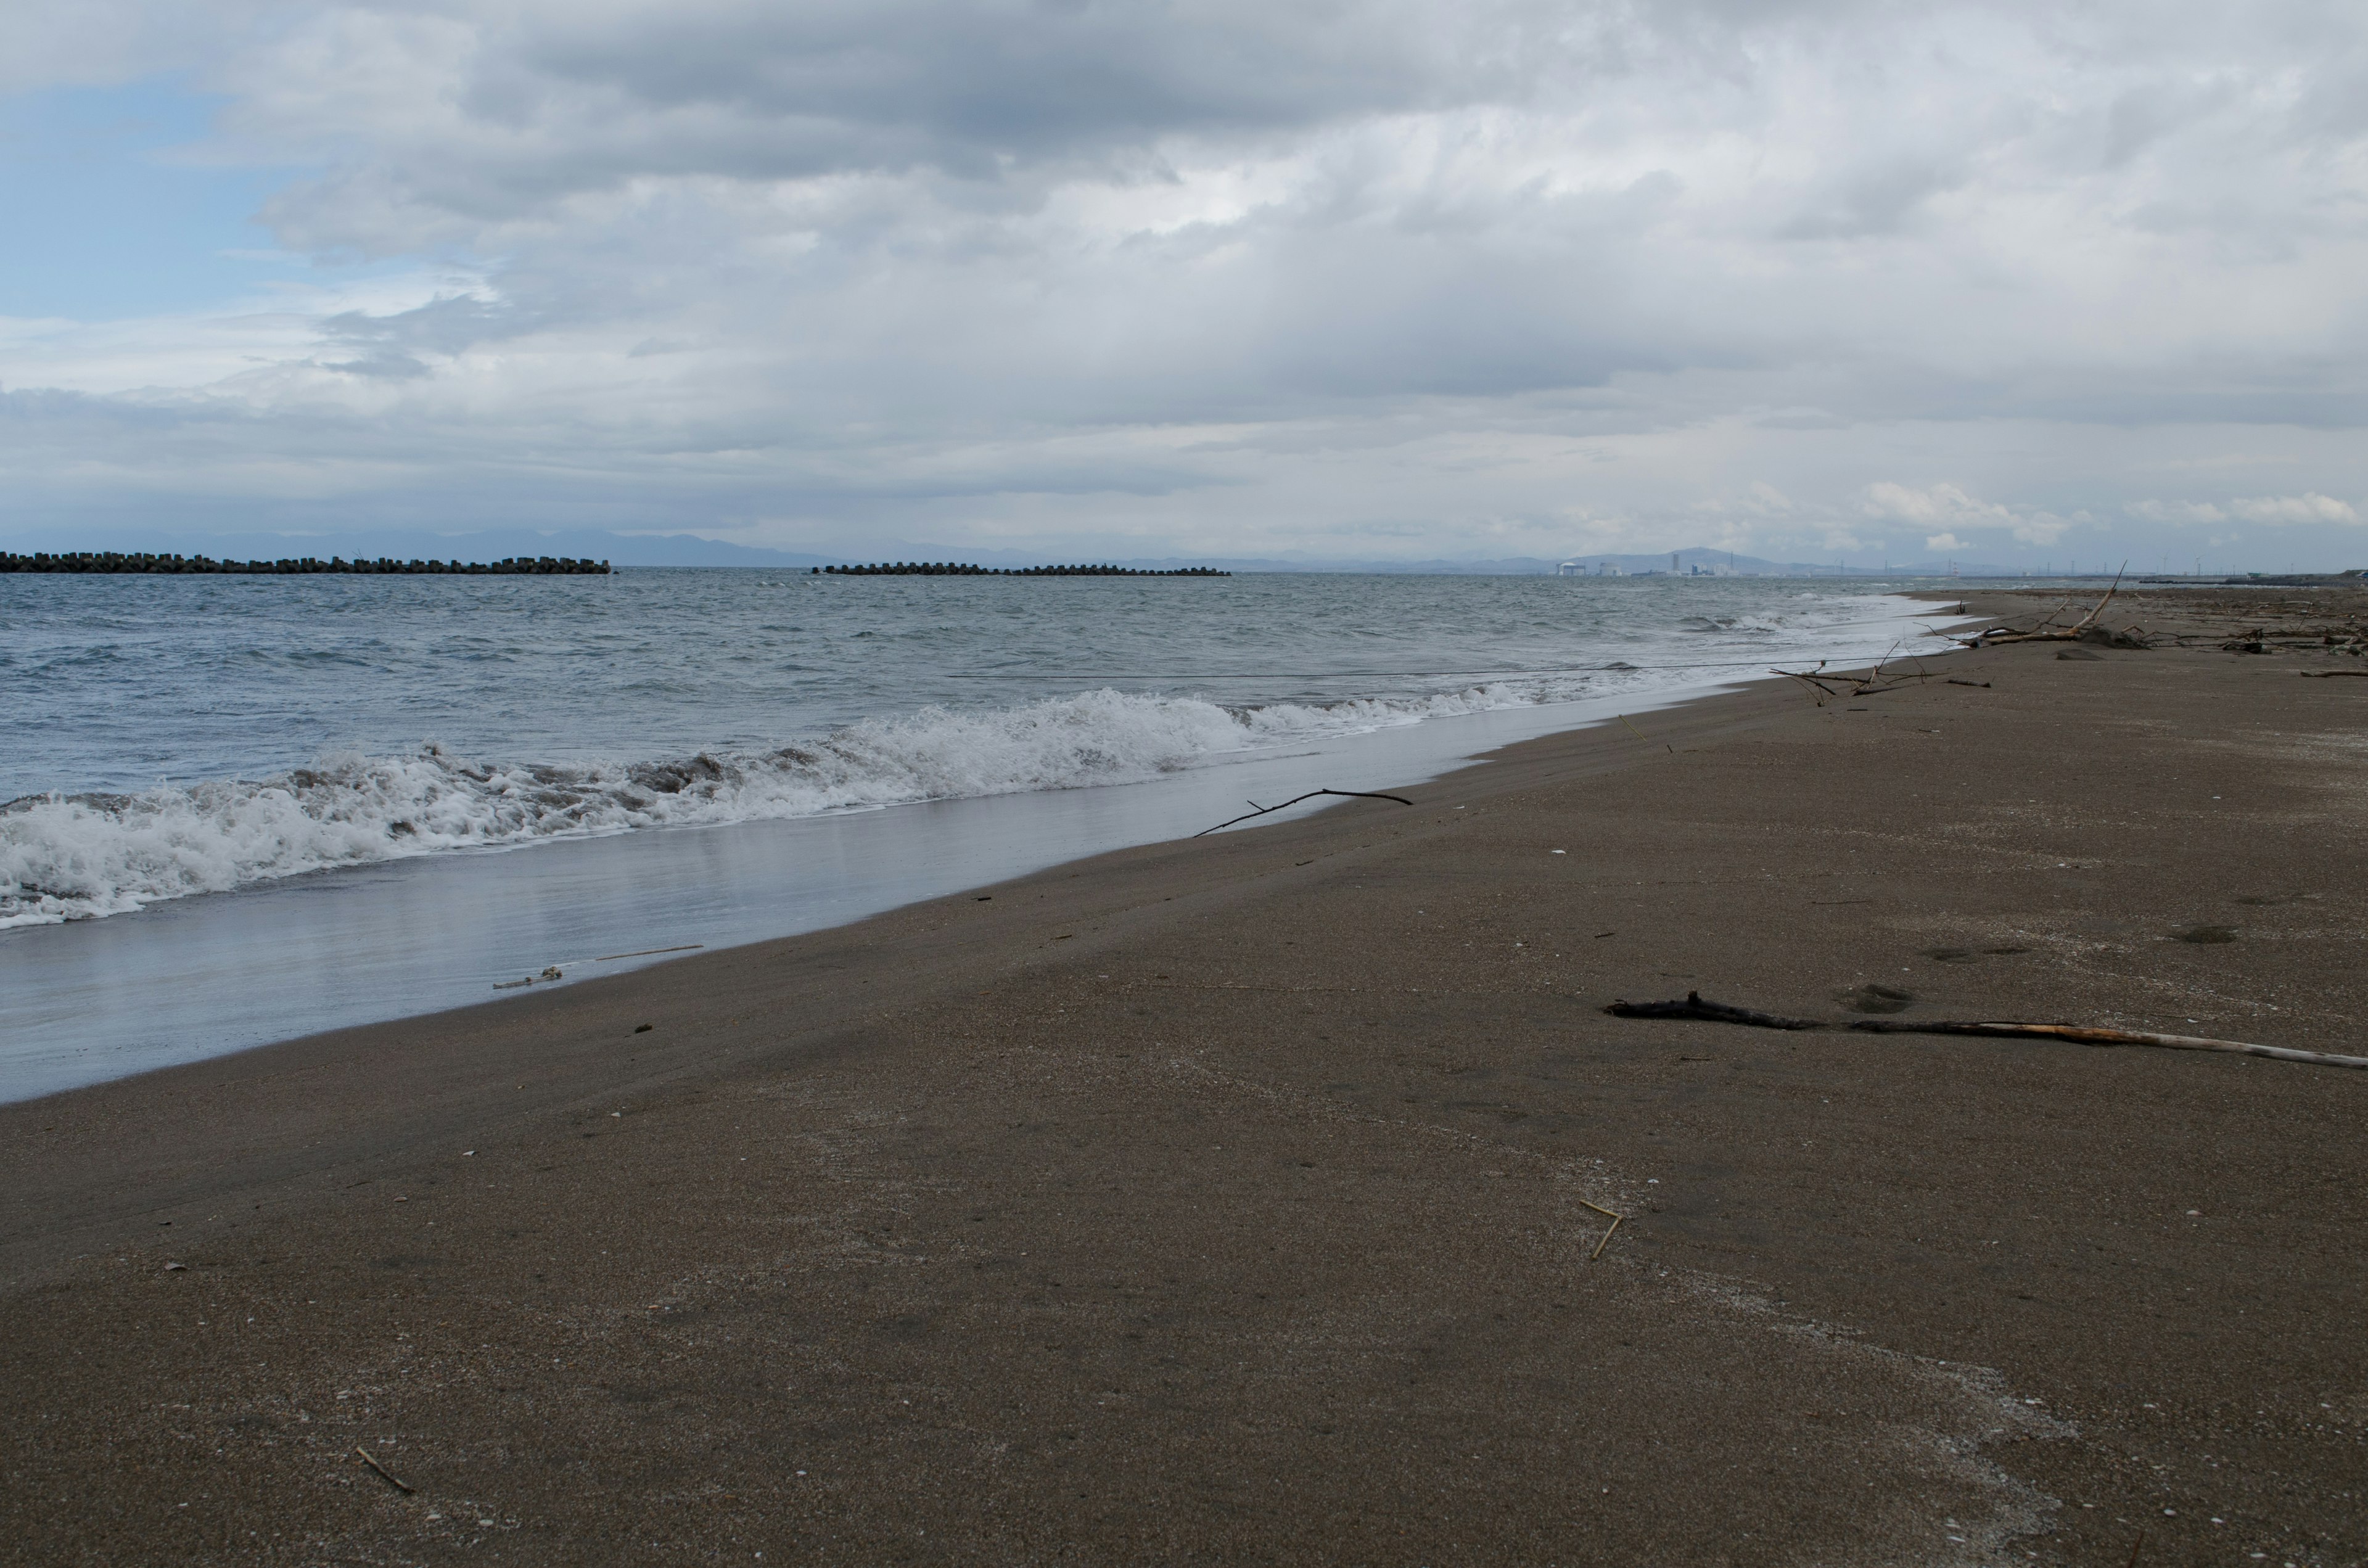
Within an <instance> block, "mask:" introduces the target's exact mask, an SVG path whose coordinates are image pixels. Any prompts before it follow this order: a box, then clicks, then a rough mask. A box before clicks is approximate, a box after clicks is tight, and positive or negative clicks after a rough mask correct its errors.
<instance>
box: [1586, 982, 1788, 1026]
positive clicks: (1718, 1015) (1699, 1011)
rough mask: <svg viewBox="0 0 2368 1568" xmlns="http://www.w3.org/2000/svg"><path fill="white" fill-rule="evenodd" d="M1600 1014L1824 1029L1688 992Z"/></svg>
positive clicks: (1615, 1005) (1618, 1004)
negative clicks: (1677, 999)
mask: <svg viewBox="0 0 2368 1568" xmlns="http://www.w3.org/2000/svg"><path fill="white" fill-rule="evenodd" d="M1603 1010H1604V1011H1605V1012H1607V1013H1609V1014H1611V1016H1612V1017H1615V1018H1706V1019H1708V1020H1709V1021H1710V1022H1712V1023H1714V1024H1749V1025H1750V1026H1751V1027H1752V1028H1761V1029H1821V1028H1825V1027H1826V1026H1825V1025H1824V1024H1822V1023H1820V1022H1818V1021H1817V1020H1816V1019H1815V1018H1786V1017H1779V1016H1778V1015H1776V1014H1774V1013H1761V1012H1755V1011H1754V1010H1753V1009H1751V1008H1749V1007H1730V1006H1727V1005H1726V1004H1725V1003H1724V1002H1705V1001H1703V1000H1702V994H1701V993H1700V992H1697V991H1689V992H1687V993H1686V999H1685V1000H1684V1001H1682V1002H1614V1003H1612V1004H1611V1006H1609V1007H1606V1008H1604V1009H1603Z"/></svg>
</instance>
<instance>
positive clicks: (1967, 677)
mask: <svg viewBox="0 0 2368 1568" xmlns="http://www.w3.org/2000/svg"><path fill="white" fill-rule="evenodd" d="M2255 606H2261V607H2264V608H2261V609H2260V610H2258V611H2257V610H2256V609H2255V608H2253V607H2255ZM1975 608H1977V609H1980V608H1986V607H1985V604H1984V602H1983V601H1981V600H1979V599H1976V600H1975ZM1995 608H1998V609H1999V610H2001V611H2011V612H2016V613H2021V612H2024V611H2027V610H2028V609H2030V608H2031V605H2030V604H2029V603H2028V602H2026V601H2021V600H2015V601H2010V602H1999V603H1998V604H1997V605H1996V606H1995ZM2360 613H2361V611H2360V607H2358V605H2357V603H2356V597H2355V598H2342V599H2339V598H2338V597H2335V596H2333V595H2311V594H2307V593H2298V594H2286V595H2282V596H2275V597H2263V596H2250V595H2248V596H2243V597H2220V598H2212V599H2205V598H2203V597H2193V596H2162V597H2157V598H2154V599H2147V598H2144V597H2136V596H2124V597H2123V600H2119V601H2117V602H2116V605H2115V607H2114V608H2113V610H2112V612H2109V615H2108V617H2107V619H2108V620H2109V621H2111V622H2112V623H2114V624H2123V623H2126V622H2128V621H2130V620H2133V619H2135V620H2139V621H2144V622H2146V624H2147V625H2148V626H2149V627H2151V628H2153V629H2155V630H2156V631H2157V632H2163V631H2177V630H2179V629H2180V627H2181V626H2184V627H2186V628H2187V630H2189V631H2192V636H2191V637H2190V638H2189V639H2188V645H2186V646H2180V647H2162V648H2157V649H2155V650H2153V651H2150V652H2144V653H2136V652H2123V651H2120V650H2112V649H2091V648H2081V649H2078V650H2070V649H2059V648H2058V647H2055V646H2052V645H2036V646H2025V647H2019V648H2001V649H1997V650H1993V651H1987V652H1983V653H1972V654H1967V655H1964V656H1961V657H1958V658H1955V659H1952V660H1951V661H1949V662H1948V668H1947V671H1946V674H1947V675H1948V676H1951V677H1954V678H1955V679H1957V680H1961V681H1965V682H1971V683H1974V684H1971V685H1952V684H1948V683H1947V682H1946V681H1944V680H1942V679H1939V678H1936V679H1933V680H1930V681H1925V682H1921V683H1918V684H1915V685H1913V686H1910V687H1905V688H1902V689H1898V690H1894V691H1890V692H1886V693H1884V694H1881V695H1877V696H1871V697H1868V698H1865V699H1847V700H1843V701H1837V702H1833V703H1829V704H1827V705H1825V706H1822V707H1821V706H1817V705H1816V704H1814V703H1812V702H1811V701H1810V700H1809V699H1808V698H1807V697H1806V696H1805V695H1804V694H1803V693H1801V692H1800V691H1798V690H1793V689H1774V688H1755V689H1753V690H1751V691H1748V692H1744V693H1740V694H1736V695H1732V696H1727V697H1722V698H1716V699H1709V700H1706V701H1702V702H1698V703H1695V704H1692V705H1691V706H1689V707H1686V708H1684V709H1681V710H1672V711H1670V712H1666V713H1662V714H1656V715H1653V716H1652V717H1651V718H1649V719H1647V720H1641V721H1639V722H1638V725H1637V729H1640V730H1642V731H1643V732H1644V733H1642V734H1639V733H1635V732H1634V731H1632V730H1631V729H1629V728H1628V727H1626V726H1622V725H1613V726H1610V727H1608V728H1606V729H1599V730H1593V731H1588V732H1584V733H1575V734H1570V735H1563V736H1554V737H1549V738H1547V739H1544V740H1542V741H1536V742H1531V743H1525V744H1521V745H1520V746H1516V747H1513V748H1510V749H1508V751H1507V752H1505V753H1503V754H1500V755H1499V756H1497V758H1495V759H1494V760H1492V761H1491V762H1489V763H1487V764H1486V765H1485V766H1482V767H1474V768H1472V769H1468V770H1466V771H1464V772H1462V773H1459V774H1456V775H1453V776H1452V777H1450V778H1445V779H1441V780H1440V781H1438V782H1436V783H1432V784H1429V785H1424V786H1422V787H1420V788H1419V789H1417V790H1411V791H1409V793H1410V794H1411V795H1412V797H1413V798H1414V799H1415V800H1416V801H1417V805H1415V806H1412V807H1400V806H1395V805H1392V804H1389V803H1386V802H1381V801H1350V802H1346V803H1344V804H1343V805H1342V806H1341V807H1340V808H1339V809H1338V810H1336V811H1333V812H1327V813H1325V814H1323V815H1321V816H1317V817H1315V818H1309V819H1304V820H1300V821H1293V822H1288V823H1283V824H1276V825H1273V826H1269V827H1263V828H1258V829H1253V830H1249V831H1243V832H1236V833H1233V834H1228V835H1220V836H1217V837H1213V838H1203V839H1199V840H1192V841H1186V842H1182V843H1176V844H1166V845H1157V846H1148V847H1144V848H1141V849H1134V850H1129V851H1125V852H1122V853H1119V854H1114V855H1110V856H1105V857H1102V858H1097V859H1094V860H1091V861H1087V862H1082V863H1079V864H1075V865H1070V866H1065V867H1062V868H1059V869H1055V870H1053V871H1050V872H1046V873H1044V874H1042V875H1040V876H1036V877H1031V878H1028V879H1024V880H1021V881H1016V882H1012V883H1008V884H1005V885H1002V886H998V887H996V888H993V889H986V890H981V893H980V894H965V895H962V896H961V897H958V898H954V899H950V900H944V901H940V902H938V903H928V904H923V905H918V906H915V907H913V908H909V909H905V910H902V911H899V912H897V913H895V914H893V915H886V916H882V917H881V918H878V919H874V920H871V921H867V922H865V923H863V924H861V925H859V926H849V927H845V928H841V929H837V930H834V931H828V932H823V933H818V934H815V935H812V936H807V937H796V938H791V939H789V940H785V941H781V942H775V943H768V944H764V945H761V946H757V947H751V948H743V949H733V950H729V951H724V952H717V953H709V954H701V955H698V956H696V957H694V958H691V959H689V960H685V961H682V962H677V963H673V964H668V965H664V966H661V967H658V968H655V969H651V970H646V971H640V972H638V973H634V974H630V975H624V976H620V977H617V978H615V979H612V980H601V981H597V982H593V983H586V984H583V985H577V986H570V987H567V988H564V989H562V990H557V991H554V992H552V993H550V994H528V995H526V996H524V997H521V998H517V999H512V1000H508V1001H505V1002H502V1003H499V1004H495V1005H493V1006H485V1007H480V1008H473V1009H469V1010H465V1011H461V1012H457V1013H447V1014H441V1015H437V1016H433V1017H424V1018H415V1019H410V1020H406V1021H404V1022H399V1023H394V1024H388V1025H382V1026H376V1027H372V1028H362V1029H354V1030H347V1031H344V1032H341V1033H338V1034H333V1035H326V1036H320V1037H315V1038H313V1039H310V1040H298V1041H292V1042H289V1043H287V1044H284V1045H279V1046H273V1047H269V1048H267V1049H264V1050H261V1051H251V1052H247V1053H245V1054H242V1055H238V1056H234V1057H229V1058H223V1059H221V1060H217V1061H213V1062H202V1063H198V1064H195V1065H192V1066H189V1067H187V1068H180V1069H175V1070H172V1071H169V1072H165V1073H160V1074H151V1075H149V1076H146V1077H142V1078H139V1079H133V1080H130V1081H126V1082H122V1083H117V1084H112V1085H101V1086H98V1087H96V1088H92V1089H88V1090H83V1091H77V1092H75V1093H74V1094H70V1095H65V1096H56V1097H53V1098H50V1099H46V1100H40V1101H33V1102H28V1103H25V1104H20V1105H13V1106H6V1107H0V1391H5V1399H6V1408H7V1409H8V1410H9V1412H10V1414H11V1417H12V1419H11V1420H10V1421H9V1422H8V1423H7V1426H6V1437H5V1439H0V1561H8V1562H45V1563H46V1562H209V1561H262V1562H388V1563H395V1562H475V1561H486V1562H490V1561H502V1562H552V1563H563V1562H693V1561H698V1562H707V1561H722V1562H731V1561H741V1562H753V1561H756V1560H757V1554H758V1553H760V1552H761V1553H763V1555H764V1560H765V1561H767V1562H781V1561H809V1560H811V1561H822V1562H933V1561H946V1562H1049V1561H1072V1562H1108V1561H1195V1562H1199V1561H1288V1562H1404V1563H1409V1564H1413V1563H1424V1562H1429V1563H1440V1562H1564V1563H1571V1562H1623V1563H1624V1562H1689V1563H1692V1562H1701V1563H1716V1562H1734V1563H1767V1562H1803V1563H1807V1562H1827V1563H1842V1562H1865V1563H1881V1562H2033V1561H2036V1562H2056V1563H2066V1564H2070V1563H2084V1564H2085V1563H2116V1564H2118V1563H2121V1562H2126V1561H2128V1560H2129V1558H2130V1556H2131V1552H2132V1550H2133V1546H2134V1545H2135V1546H2136V1548H2137V1551H2138V1552H2139V1554H2140V1555H2139V1559H2138V1560H2139V1561H2141V1562H2148V1563H2169V1562H2199V1563H2200V1562H2250V1561H2256V1560H2260V1561H2268V1562H2294V1563H2298V1564H2299V1563H2305V1562H2308V1563H2313V1564H2331V1563H2344V1562H2361V1561H2363V1560H2368V1482H2363V1480H2362V1477H2363V1476H2368V1438H2363V1436H2362V1434H2363V1432H2368V1337H2363V1335H2362V1328H2363V1326H2368V1311H2363V1308H2368V1268H2363V1264H2364V1263H2368V1223H2364V1222H2363V1221H2368V1201H2363V1198H2362V1191H2363V1181H2364V1180H2368V1140H2363V1139H2362V1130H2363V1128H2362V1124H2363V1120H2368V1073H2353V1072H2344V1071H2338V1070H2332V1069H2327V1068H2318V1067H2307V1066H2299V1065H2294V1064H2290V1063H2283V1062H2268V1061H2261V1060H2258V1059H2249V1058H2235V1057H2221V1056H2209V1055H2202V1054H2195V1053H2188V1052H2170V1051H2149V1050H2097V1049H2089V1048H2082V1047H2077V1046H2068V1045H2056V1044H2042V1043H2037V1042H2031V1041H2017V1040H1975V1039H1952V1038H1944V1037H1919V1036H1896V1037H1873V1036H1853V1035H1850V1034H1848V1033H1843V1032H1833V1031H1817V1032H1810V1033H1774V1032H1769V1031H1762V1030H1756V1029H1746V1028H1732V1027H1726V1026H1720V1025H1713V1024H1702V1023H1668V1022H1647V1021H1636V1020H1623V1019H1617V1018H1611V1017H1606V1016H1604V1014H1603V1013H1602V1011H1601V1007H1602V1006H1603V1004H1605V1003H1606V1002H1609V1001H1611V1000H1612V999H1613V998H1615V997H1628V998H1632V999H1644V998H1658V997H1665V996H1673V995H1680V994H1684V993H1685V992H1686V991H1687V990H1689V989H1699V990H1700V991H1701V992H1702V994H1705V995H1707V996H1711V997H1713V998H1715V999H1718V1000H1721V1001H1726V1002H1733V1003H1738V1004H1744V1005H1748V1006H1757V1007H1764V1008H1769V1009H1772V1010H1775V1011H1779V1012H1784V1013H1795V1014H1808V1015H1816V1016H1819V1017H1831V1018H1834V1019H1837V1020H1845V1019H1849V1018H1852V1017H1858V1016H1860V1015H1858V1014H1856V1013H1854V1012H1852V1011H1851V1010H1850V1005H1851V1004H1852V1003H1853V1002H1855V1003H1856V1004H1857V1005H1859V1006H1868V1005H1873V1006H1893V1005H1895V1000H1886V999H1884V998H1883V997H1881V996H1880V995H1879V994H1874V993H1871V992H1870V991H1868V989H1867V988H1868V987H1870V986H1882V987H1884V988H1885V989H1887V990H1890V991H1894V992H1900V993H1905V996H1904V997H1903V998H1898V999H1896V1005H1898V1006H1902V1007H1903V1008H1904V1010H1903V1011H1901V1012H1899V1013H1897V1014H1896V1015H1893V1016H1895V1017H2009V1018H2027V1019H2062V1020H2069V1021H2079V1022H2089V1023H2105V1024H2117V1025H2121V1026H2123V1027H2130V1028H2153V1029H2162V1030H2169V1031H2175V1032H2180V1033H2191V1034H2206V1035H2216V1036H2224V1037H2230V1038H2236V1039H2240V1040H2256V1041H2260V1042H2262V1043H2268V1044H2277V1045H2290V1046H2301V1047H2305V1048H2311V1049H2317V1050H2324V1051H2345V1052H2352V1053H2359V1052H2362V1051H2368V1041H2363V1040H2362V1035H2361V1032H2360V1029H2359V1027H2358V1025H2357V1023H2356V1022H2355V1020H2356V1019H2357V1018H2358V1017H2360V1014H2361V1010H2362V1009H2361V1003H2362V989H2363V972H2368V970H2363V960H2368V939H2364V938H2368V876H2363V874H2362V873H2363V864H2362V862H2363V858H2364V857H2363V849H2362V846H2363V844H2368V679H2352V678H2342V679H2308V680H2305V679H2299V678H2297V676H2296V672H2297V670H2299V669H2305V668H2307V669H2324V668H2339V667H2343V668H2363V667H2368V665H2363V664H2362V661H2360V660H2358V659H2356V658H2348V657H2346V656H2344V655H2342V654H2340V653H2330V652H2327V651H2326V650H2325V645H2324V643H2323V642H2322V643H2321V644H2320V645H2319V646H2318V647H2316V648H2310V647H2301V646H2294V647H2288V646H2284V645H2283V644H2285V643H2286V642H2297V643H2298V642H2301V641H2302V639H2300V638H2299V637H2296V638H2281V637H2278V636H2276V635H2274V634H2273V635H2272V636H2271V637H2270V638H2268V639H2265V640H2264V643H2265V645H2268V646H2271V652H2269V653H2264V654H2248V653H2229V652H2224V651H2222V650H2221V648H2220V647H2219V646H2218V642H2220V641H2224V640H2226V632H2227V631H2229V630H2230V629H2231V628H2233V626H2234V624H2235V619H2237V618H2242V619H2244V620H2245V623H2246V628H2247V629H2248V630H2249V629H2250V628H2251V627H2252V626H2255V625H2261V624H2272V623H2273V618H2274V617H2280V616H2283V617H2284V618H2285V619H2284V622H2283V624H2285V625H2286V626H2288V627H2289V628H2293V629H2299V628H2301V627H2303V626H2304V625H2305V623H2307V624H2309V625H2312V626H2318V627H2321V628H2322V629H2324V627H2326V626H2329V625H2337V626H2340V623H2341V619H2342V617H2343V615H2345V614H2350V615H2352V616H2354V617H2358V616H2359V615H2360ZM2215 618H2217V619H2215ZM2314 618H2315V619H2314ZM2224 622H2225V624H2224ZM2074 651H2077V652H2079V653H2094V654H2095V655H2096V656H2095V657H2089V658H2078V657H2076V658H2070V659H2066V658H2059V657H2058V656H2057V654H2058V653H2059V652H2074ZM1933 667H1934V670H1935V673H1936V675H1937V674H1938V673H1939V669H1940V667H1939V666H1938V665H1935V666H1933ZM1984 683H1987V684H1984ZM1555 850H1561V851H1564V853H1562V854H1555V853H1554V851H1555ZM981 894H984V895H986V896H981ZM664 935H665V933H663V932H653V933H652V937H653V945H656V944H657V942H658V940H659V939H661V938H663V937H664ZM157 1005H158V1006H170V999H169V998H168V997H160V998H158V1000H157ZM643 1025H647V1026H648V1028H646V1029H643V1028H642V1026H643ZM1591 1204H1592V1205H1600V1206H1601V1207H1602V1208H1603V1209H1606V1210H1612V1211H1614V1212H1617V1213H1619V1214H1621V1215H1622V1216H1624V1218H1623V1220H1622V1223H1621V1225H1620V1227H1619V1229H1618V1230H1617V1231H1616V1232H1615V1233H1612V1234H1611V1237H1610V1240H1609V1242H1608V1243H1604V1234H1605V1230H1606V1227H1607V1226H1608V1225H1609V1223H1610V1221H1608V1220H1607V1219H1606V1218H1605V1217H1604V1216H1603V1215H1602V1214H1601V1213H1599V1212H1598V1211H1597V1210H1595V1209H1593V1208H1590V1207H1588V1205H1591ZM1599 1244H1601V1247H1600V1256H1598V1255H1597V1254H1598V1247H1599ZM174 1264H178V1265H181V1266H182V1267H169V1266H170V1265H174ZM357 1449H361V1450H363V1451H366V1452H367V1453H369V1454H370V1456H372V1458H373V1459H375V1460H377V1461H378V1462H379V1464H380V1465H381V1466H382V1467H383V1470H382V1471H380V1470H373V1469H370V1468H368V1467H366V1466H365V1465H364V1464H363V1462H362V1460H360V1459H359V1458H357V1457H356V1450H357ZM389 1477H392V1478H393V1479H392V1480H391V1479H389ZM398 1480H399V1481H400V1482H401V1483H403V1485H404V1486H407V1487H408V1488H409V1489H410V1490H408V1491H403V1490H398V1488H397V1486H396V1484H395V1481H398ZM2140 1531H2143V1532H2144V1540H2143V1543H2139V1541H2138V1536H2139V1532H2140ZM2255 1553H2261V1554H2265V1555H2264V1556H2262V1557H2261V1558H2259V1559H2256V1558H2255V1557H2254V1555H2253V1554H2255Z"/></svg>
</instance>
